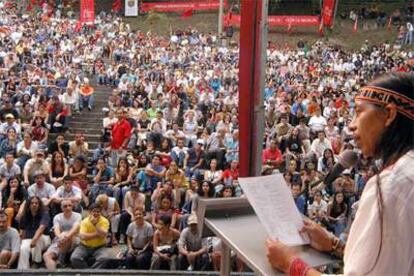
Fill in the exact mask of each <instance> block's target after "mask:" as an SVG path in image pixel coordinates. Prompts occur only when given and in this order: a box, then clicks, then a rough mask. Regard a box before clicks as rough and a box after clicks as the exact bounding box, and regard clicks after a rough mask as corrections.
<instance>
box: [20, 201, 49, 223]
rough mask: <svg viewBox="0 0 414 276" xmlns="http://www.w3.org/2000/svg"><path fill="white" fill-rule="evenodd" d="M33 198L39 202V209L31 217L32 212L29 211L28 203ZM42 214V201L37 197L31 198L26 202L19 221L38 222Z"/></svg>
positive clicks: (43, 208)
mask: <svg viewBox="0 0 414 276" xmlns="http://www.w3.org/2000/svg"><path fill="white" fill-rule="evenodd" d="M35 198H36V199H37V200H38V201H39V209H38V211H37V213H36V214H35V215H34V216H33V215H32V212H31V211H30V203H31V202H32V200H33V199H35ZM44 212H45V207H44V205H43V201H42V199H41V198H40V197H38V196H32V197H30V198H29V199H27V200H26V203H25V205H24V210H23V216H22V220H21V221H32V220H34V221H40V219H41V217H42V214H43V213H44Z"/></svg>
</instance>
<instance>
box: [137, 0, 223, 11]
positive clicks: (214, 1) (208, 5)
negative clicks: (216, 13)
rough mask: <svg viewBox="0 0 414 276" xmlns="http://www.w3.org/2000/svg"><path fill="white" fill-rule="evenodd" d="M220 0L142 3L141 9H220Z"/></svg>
mask: <svg viewBox="0 0 414 276" xmlns="http://www.w3.org/2000/svg"><path fill="white" fill-rule="evenodd" d="M219 7H220V0H209V1H205V0H204V1H200V2H174V3H169V2H164V3H142V4H141V10H142V11H144V12H149V11H156V12H183V11H188V10H198V11H206V10H218V9H219ZM224 8H227V0H224Z"/></svg>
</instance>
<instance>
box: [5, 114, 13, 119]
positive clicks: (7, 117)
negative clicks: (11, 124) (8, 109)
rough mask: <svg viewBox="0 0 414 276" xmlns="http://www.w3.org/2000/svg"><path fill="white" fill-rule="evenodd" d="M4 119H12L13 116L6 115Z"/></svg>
mask: <svg viewBox="0 0 414 276" xmlns="http://www.w3.org/2000/svg"><path fill="white" fill-rule="evenodd" d="M5 118H6V119H14V116H13V114H11V113H7V114H6V117H5Z"/></svg>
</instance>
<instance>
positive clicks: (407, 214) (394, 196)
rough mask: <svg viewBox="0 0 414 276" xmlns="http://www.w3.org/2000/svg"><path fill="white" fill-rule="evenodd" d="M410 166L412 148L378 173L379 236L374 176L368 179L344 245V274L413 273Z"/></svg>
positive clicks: (413, 198) (413, 154)
mask: <svg viewBox="0 0 414 276" xmlns="http://www.w3.org/2000/svg"><path fill="white" fill-rule="evenodd" d="M413 168H414V150H411V151H409V152H408V153H407V154H405V155H404V156H403V157H402V158H400V159H399V160H398V161H397V163H396V164H394V166H392V167H391V168H389V169H385V170H384V171H383V172H382V173H381V174H380V183H381V191H382V198H383V211H384V213H383V233H382V237H381V234H380V219H379V212H378V196H377V185H376V181H377V179H376V176H374V177H372V178H371V179H370V180H369V181H368V183H367V185H366V186H365V188H364V192H363V193H362V197H361V199H360V201H359V207H358V211H357V213H356V216H355V220H354V222H353V224H352V227H351V230H350V233H349V237H348V241H347V245H346V247H345V255H344V263H345V266H344V274H345V275H362V274H364V275H365V274H366V273H367V272H368V271H369V270H370V269H372V270H371V271H370V275H414V238H413V233H414V223H413V221H414V205H413V201H414V185H413V183H414V170H413ZM381 241H382V248H381V252H380V254H379V258H378V261H376V256H377V254H378V252H379V246H380V244H381ZM374 264H375V265H374Z"/></svg>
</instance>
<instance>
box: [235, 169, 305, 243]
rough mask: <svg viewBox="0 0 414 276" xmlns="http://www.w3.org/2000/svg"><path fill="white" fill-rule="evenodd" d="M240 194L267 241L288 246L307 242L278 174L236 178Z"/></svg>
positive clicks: (288, 190) (301, 223)
mask: <svg viewBox="0 0 414 276" xmlns="http://www.w3.org/2000/svg"><path fill="white" fill-rule="evenodd" d="M239 183H240V186H241V188H242V189H243V192H244V194H245V195H246V197H247V199H248V200H249V202H250V204H251V205H252V207H253V209H254V211H255V212H256V214H257V216H258V218H259V220H260V221H261V223H262V224H263V227H264V228H265V229H266V231H267V233H268V234H269V236H270V237H271V238H274V239H278V240H280V241H281V242H283V243H285V244H288V245H290V246H297V245H304V244H308V243H309V238H308V237H307V236H306V235H301V234H300V233H299V230H300V229H301V228H302V227H303V220H302V216H301V214H300V212H299V210H298V209H297V207H296V204H295V201H294V200H293V197H292V193H291V191H290V189H289V187H288V186H287V184H286V182H285V179H284V178H283V175H282V174H272V175H269V176H258V177H246V178H239Z"/></svg>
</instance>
